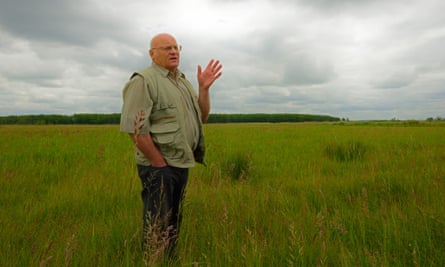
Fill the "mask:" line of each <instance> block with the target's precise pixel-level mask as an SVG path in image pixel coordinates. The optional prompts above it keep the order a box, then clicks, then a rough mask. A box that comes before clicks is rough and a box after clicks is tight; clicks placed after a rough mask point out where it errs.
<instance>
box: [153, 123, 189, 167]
mask: <svg viewBox="0 0 445 267" xmlns="http://www.w3.org/2000/svg"><path fill="white" fill-rule="evenodd" d="M151 133H152V139H153V142H154V143H155V144H156V145H157V146H158V149H159V152H161V154H162V155H163V156H164V157H166V158H171V159H173V158H181V157H182V156H183V154H184V151H183V150H182V149H181V148H180V136H179V135H180V131H179V124H178V122H177V121H176V120H170V121H168V122H167V121H163V122H160V123H155V124H152V125H151Z"/></svg>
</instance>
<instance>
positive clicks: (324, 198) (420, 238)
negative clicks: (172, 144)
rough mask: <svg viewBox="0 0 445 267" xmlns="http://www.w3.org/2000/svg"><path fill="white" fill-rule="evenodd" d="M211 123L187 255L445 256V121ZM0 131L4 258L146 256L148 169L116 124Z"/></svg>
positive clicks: (54, 261)
mask: <svg viewBox="0 0 445 267" xmlns="http://www.w3.org/2000/svg"><path fill="white" fill-rule="evenodd" d="M205 132H206V143H207V160H206V161H207V167H203V166H197V167H195V168H193V169H192V170H191V173H190V180H189V184H188V188H187V194H186V200H185V204H184V218H183V227H182V229H181V236H180V239H179V247H178V250H179V251H178V252H179V257H180V259H181V266H445V125H444V124H439V123H412V124H404V123H399V124H392V125H391V124H363V125H358V124H353V123H345V124H323V123H314V124H303V123H301V124H221V125H213V124H209V125H206V126H205ZM0 136H1V139H0V148H1V156H0V157H1V160H0V176H1V180H0V190H1V194H0V204H1V209H0V240H1V242H0V266H5V267H8V266H146V265H148V262H147V257H146V255H145V256H144V253H143V251H142V249H141V246H140V228H141V223H142V222H141V216H142V214H141V212H142V202H141V200H140V190H141V186H140V181H139V178H138V176H137V173H136V169H135V166H134V162H133V155H132V144H131V141H130V139H129V138H128V137H127V136H126V135H125V134H121V133H119V129H118V126H0ZM161 265H164V266H168V265H169V264H168V263H164V264H161Z"/></svg>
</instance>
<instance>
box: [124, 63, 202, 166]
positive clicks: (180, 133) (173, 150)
mask: <svg viewBox="0 0 445 267" xmlns="http://www.w3.org/2000/svg"><path fill="white" fill-rule="evenodd" d="M197 99H198V98H197V96H196V93H195V92H194V90H193V87H192V85H191V83H190V82H189V81H188V80H187V79H186V78H185V75H184V74H182V73H181V72H179V71H178V74H177V75H176V76H174V75H173V73H171V72H170V71H168V70H167V69H164V68H162V67H160V66H159V65H157V64H155V63H153V64H152V66H151V67H149V68H146V69H144V70H142V71H140V72H137V73H135V74H133V76H132V78H131V79H130V81H129V82H128V83H127V84H126V85H125V87H124V91H123V105H122V114H121V122H120V130H121V132H126V133H135V118H136V116H137V114H138V112H140V111H141V110H142V111H143V112H144V113H145V116H144V118H143V121H142V127H140V130H139V134H150V135H151V137H152V139H153V142H154V143H155V145H156V146H157V148H158V149H159V151H160V152H161V154H162V155H163V157H164V159H165V160H166V161H167V164H168V165H170V166H175V167H181V168H188V167H192V166H194V162H195V158H194V152H195V150H196V149H197V148H198V147H200V146H202V147H201V149H202V150H204V148H203V140H202V138H203V137H202V122H201V112H200V110H199V106H198V104H197V103H198V100H197ZM202 153H204V152H203V151H202ZM135 159H136V163H137V164H140V165H151V163H150V162H149V160H148V159H147V158H146V157H145V156H144V155H143V154H142V152H141V151H139V149H137V148H135Z"/></svg>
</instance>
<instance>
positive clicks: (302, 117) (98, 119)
mask: <svg viewBox="0 0 445 267" xmlns="http://www.w3.org/2000/svg"><path fill="white" fill-rule="evenodd" d="M120 116H121V114H120V113H111V114H86V113H85V114H73V115H57V114H40V115H11V116H2V117H0V124H2V125H5V124H19V125H25V124H30V125H45V124H119V122H120ZM340 120H344V119H340V118H337V117H332V116H327V115H312V114H291V113H278V114H266V113H255V114H210V116H209V119H208V120H207V122H206V123H248V122H270V123H279V122H327V121H328V122H334V121H340Z"/></svg>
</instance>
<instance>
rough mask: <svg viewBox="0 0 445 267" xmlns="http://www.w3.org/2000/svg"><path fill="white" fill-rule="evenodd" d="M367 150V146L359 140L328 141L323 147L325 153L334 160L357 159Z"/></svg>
mask: <svg viewBox="0 0 445 267" xmlns="http://www.w3.org/2000/svg"><path fill="white" fill-rule="evenodd" d="M366 152H367V147H366V145H365V144H364V143H362V142H360V141H348V142H345V143H338V142H334V141H332V142H330V143H328V144H327V145H326V146H325V148H324V153H325V155H326V156H327V157H328V158H329V159H331V160H336V161H359V160H362V159H363V158H364V156H365V154H366Z"/></svg>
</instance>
